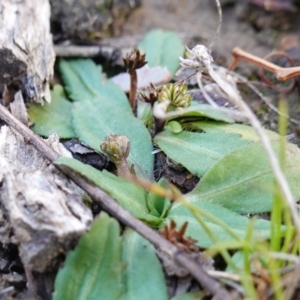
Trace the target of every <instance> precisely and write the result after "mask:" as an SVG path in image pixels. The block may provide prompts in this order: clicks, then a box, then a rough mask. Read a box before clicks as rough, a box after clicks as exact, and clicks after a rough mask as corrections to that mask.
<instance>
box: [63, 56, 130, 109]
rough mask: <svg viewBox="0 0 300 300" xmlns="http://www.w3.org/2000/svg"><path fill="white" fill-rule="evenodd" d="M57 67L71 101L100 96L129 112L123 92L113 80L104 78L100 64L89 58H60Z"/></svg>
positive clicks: (128, 105)
mask: <svg viewBox="0 0 300 300" xmlns="http://www.w3.org/2000/svg"><path fill="white" fill-rule="evenodd" d="M59 68H60V72H61V75H62V78H63V81H64V84H65V88H66V91H67V93H68V96H69V97H70V98H71V99H72V100H73V101H85V100H86V99H91V98H101V99H102V100H103V101H105V102H112V103H114V104H117V105H119V106H121V107H122V108H123V109H124V110H126V111H127V112H129V113H130V112H131V107H130V104H129V102H128V99H127V97H126V95H125V94H124V92H123V91H122V90H121V89H120V88H119V87H118V86H117V85H115V84H114V83H113V82H111V81H110V80H106V79H105V78H104V76H103V75H102V74H101V71H102V68H101V66H97V65H96V64H95V63H94V62H93V61H92V60H91V59H70V60H61V61H60V64H59Z"/></svg>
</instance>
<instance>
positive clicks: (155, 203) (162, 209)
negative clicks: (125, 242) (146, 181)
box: [147, 178, 171, 218]
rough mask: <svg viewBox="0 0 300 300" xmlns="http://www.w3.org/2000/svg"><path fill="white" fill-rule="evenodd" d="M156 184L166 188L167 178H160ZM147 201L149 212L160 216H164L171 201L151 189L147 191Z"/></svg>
mask: <svg viewBox="0 0 300 300" xmlns="http://www.w3.org/2000/svg"><path fill="white" fill-rule="evenodd" d="M158 185H159V186H160V187H162V188H167V187H168V180H167V179H165V178H161V179H160V180H159V182H158ZM147 203H148V207H149V211H150V213H151V214H152V215H154V216H157V217H160V218H164V217H165V215H166V213H167V211H168V209H169V208H170V206H171V202H170V200H169V199H166V198H165V197H163V196H159V195H157V194H156V193H153V192H151V191H150V192H149V193H148V196H147Z"/></svg>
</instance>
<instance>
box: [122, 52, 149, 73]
mask: <svg viewBox="0 0 300 300" xmlns="http://www.w3.org/2000/svg"><path fill="white" fill-rule="evenodd" d="M145 57H146V54H141V52H140V50H138V49H132V50H131V51H130V52H129V53H127V55H126V56H125V57H124V58H123V61H124V65H125V67H126V68H127V70H128V72H129V73H130V72H132V71H134V70H136V69H139V68H141V67H143V66H144V65H145V64H146V63H147V62H146V60H145Z"/></svg>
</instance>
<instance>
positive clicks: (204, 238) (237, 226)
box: [164, 200, 270, 248]
mask: <svg viewBox="0 0 300 300" xmlns="http://www.w3.org/2000/svg"><path fill="white" fill-rule="evenodd" d="M193 204H194V206H195V207H196V208H197V207H199V208H201V209H203V210H205V211H207V212H209V213H210V214H212V215H214V216H215V217H216V218H218V219H220V220H221V221H223V222H225V223H226V224H227V225H228V226H229V227H230V228H231V229H232V231H233V232H234V233H235V234H236V235H237V236H239V237H241V238H244V237H245V231H246V228H247V226H248V224H249V219H248V218H247V217H244V216H241V215H239V214H238V213H235V212H233V211H231V210H229V209H226V208H224V207H222V206H221V205H218V204H214V203H208V202H201V200H198V201H193ZM195 210H196V209H195ZM202 219H203V220H204V221H205V223H206V226H208V228H209V230H210V231H211V232H213V234H214V235H215V237H216V238H217V240H218V242H225V241H232V240H234V238H233V237H232V236H231V235H230V234H229V233H228V232H227V231H226V229H225V228H224V227H223V226H220V225H219V224H216V223H215V222H213V221H211V220H210V219H208V218H206V217H202ZM170 220H174V221H175V222H176V224H177V226H178V228H179V227H180V226H182V225H183V224H184V222H186V221H187V222H188V226H187V230H186V234H185V235H186V236H190V237H192V238H194V239H196V240H197V241H198V243H197V244H198V245H199V246H200V247H204V248H208V247H209V246H211V245H213V244H214V241H213V240H212V239H211V238H210V236H209V235H208V233H207V231H206V230H205V229H204V228H203V227H202V226H201V225H200V223H199V222H198V221H197V219H196V218H195V217H194V215H193V214H192V213H191V212H190V211H189V210H188V209H187V208H186V207H185V206H183V205H182V204H178V203H174V205H173V206H172V208H171V209H170V211H169V212H168V215H167V218H166V219H165V221H164V223H168V222H169V221H170ZM254 233H255V234H254V236H253V238H268V237H269V236H270V222H269V221H266V220H255V221H254Z"/></svg>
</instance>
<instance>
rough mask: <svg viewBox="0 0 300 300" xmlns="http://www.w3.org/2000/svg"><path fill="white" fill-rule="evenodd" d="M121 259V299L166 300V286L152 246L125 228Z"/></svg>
mask: <svg viewBox="0 0 300 300" xmlns="http://www.w3.org/2000/svg"><path fill="white" fill-rule="evenodd" d="M123 261H124V262H125V264H126V269H125V270H124V277H123V283H124V286H125V292H124V294H123V296H122V298H121V299H122V300H135V299H143V300H153V299H155V300H167V299H168V293H167V286H166V282H165V276H164V273H163V270H162V267H161V265H160V262H159V260H158V258H157V256H156V254H155V249H154V247H153V246H152V245H151V244H150V243H149V242H148V241H147V240H146V239H144V238H143V237H142V236H140V235H139V234H137V233H136V232H134V231H133V230H132V229H129V228H127V229H126V231H125V234H124V236H123Z"/></svg>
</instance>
